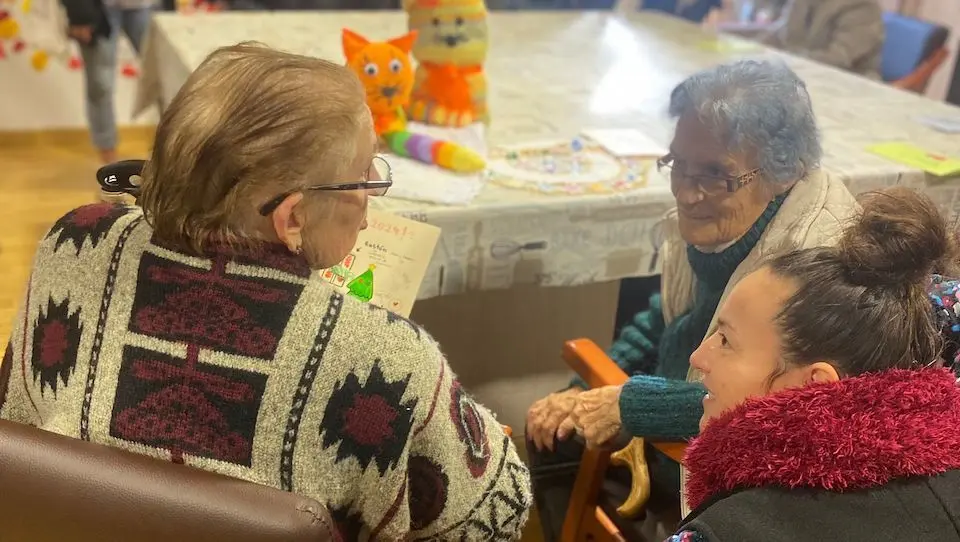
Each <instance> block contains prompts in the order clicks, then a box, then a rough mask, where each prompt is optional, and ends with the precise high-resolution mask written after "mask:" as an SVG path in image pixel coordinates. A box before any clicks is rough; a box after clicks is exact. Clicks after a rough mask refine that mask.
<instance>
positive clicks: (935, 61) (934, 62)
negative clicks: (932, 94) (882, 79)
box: [890, 47, 950, 92]
mask: <svg viewBox="0 0 960 542" xmlns="http://www.w3.org/2000/svg"><path fill="white" fill-rule="evenodd" d="M949 55H950V52H949V51H948V50H947V48H946V47H941V48H939V49H937V50H936V51H935V52H934V53H933V54H932V55H930V58H928V59H926V60H924V61H923V62H921V63H920V65H919V66H917V69H916V70H914V71H913V72H912V73H910V74H909V75H907V76H906V77H904V78H902V79H897V80H896V81H893V82H892V83H890V84H891V85H892V86H894V87H896V88H899V89H903V90H910V91H913V92H923V91H924V89H925V88H926V86H927V83H928V82H929V81H930V78H931V77H933V74H934V73H935V72H936V71H937V69H938V68H940V65H941V64H943V62H944V61H945V60H946V59H947V57H948V56H949Z"/></svg>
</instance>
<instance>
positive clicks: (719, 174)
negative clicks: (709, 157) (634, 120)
mask: <svg viewBox="0 0 960 542" xmlns="http://www.w3.org/2000/svg"><path fill="white" fill-rule="evenodd" d="M711 169H713V170H714V171H711ZM663 170H668V171H669V172H670V176H671V177H673V176H674V175H680V176H681V177H683V178H685V179H688V180H689V181H690V182H692V183H693V184H695V185H696V187H697V189H698V190H700V191H701V192H702V193H703V194H704V195H706V196H720V195H723V194H732V193H734V192H736V191H737V190H740V189H741V188H743V187H744V186H746V185H748V184H750V183H752V182H753V181H755V180H756V179H757V178H758V177H760V170H759V169H753V170H750V171H748V172H746V173H742V174H740V175H736V176H731V175H729V174H727V173H725V172H723V171H720V170H718V169H717V168H710V167H707V168H691V167H690V164H689V163H688V162H687V161H686V160H682V159H680V158H677V157H676V156H674V155H673V154H672V153H671V154H668V155H666V156H664V157H662V158H660V159H658V160H657V171H660V172H663Z"/></svg>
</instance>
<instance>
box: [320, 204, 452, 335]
mask: <svg viewBox="0 0 960 542" xmlns="http://www.w3.org/2000/svg"><path fill="white" fill-rule="evenodd" d="M439 238H440V228H438V227H436V226H431V225H429V224H424V223H422V222H415V221H413V220H409V219H407V218H403V217H400V216H397V215H393V214H390V213H387V212H385V211H378V210H376V209H368V210H367V229H365V230H363V231H361V232H360V236H359V237H358V238H357V244H356V246H355V247H354V248H353V250H352V251H351V252H350V254H349V255H347V257H346V258H344V259H343V261H342V262H340V263H339V264H338V265H335V266H333V267H331V268H329V269H324V270H323V271H321V276H322V277H323V279H324V280H326V281H327V282H329V283H330V284H333V285H334V286H336V287H337V288H339V289H340V290H341V291H342V292H343V293H344V294H345V295H349V296H353V297H355V298H357V299H359V300H361V301H366V302H368V303H372V304H374V305H377V306H378V307H383V308H385V309H387V310H390V311H393V312H395V313H397V314H399V315H401V316H404V317H407V316H410V311H412V310H413V303H414V302H415V301H416V299H417V292H418V291H419V290H420V283H421V282H423V276H424V274H426V272H427V265H429V263H430V259H431V258H432V257H433V249H434V247H436V245H437V240H438V239H439Z"/></svg>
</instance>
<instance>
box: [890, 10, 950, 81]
mask: <svg viewBox="0 0 960 542" xmlns="http://www.w3.org/2000/svg"><path fill="white" fill-rule="evenodd" d="M883 24H884V27H885V29H886V38H885V40H884V43H883V53H882V60H881V65H880V74H881V76H882V77H883V80H884V81H886V82H887V83H890V84H891V85H893V86H895V87H897V88H902V89H904V90H909V91H913V92H918V93H922V92H923V91H924V90H925V89H926V87H927V83H928V82H929V81H930V77H932V76H933V74H934V72H936V71H937V69H938V68H939V67H940V65H941V64H943V61H944V60H946V58H947V56H948V52H947V48H946V46H945V45H946V42H947V38H948V37H949V36H950V31H949V30H948V29H947V28H946V27H945V26H941V25H938V24H936V23H931V22H928V21H921V20H920V19H914V18H913V17H907V16H905V15H900V14H899V13H890V12H887V13H884V14H883Z"/></svg>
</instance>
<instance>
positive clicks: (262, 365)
mask: <svg viewBox="0 0 960 542" xmlns="http://www.w3.org/2000/svg"><path fill="white" fill-rule="evenodd" d="M151 236H152V231H151V228H150V227H149V226H148V225H147V224H146V223H145V221H144V220H143V215H142V212H141V211H140V210H139V209H136V208H133V207H123V206H114V205H109V204H98V205H90V206H86V207H81V208H78V209H76V210H74V211H72V212H70V213H69V214H67V215H66V216H64V217H63V218H61V219H60V220H59V221H58V222H57V223H56V224H55V225H54V227H53V229H52V230H51V231H50V233H49V234H47V236H46V237H45V238H44V239H43V240H42V242H41V243H40V248H39V250H38V253H37V257H36V261H35V267H34V270H33V275H32V276H31V279H30V283H29V287H28V289H27V292H26V295H25V300H24V302H23V305H22V307H21V310H20V313H19V315H18V318H17V321H16V322H15V323H14V331H13V336H12V337H11V339H10V343H9V345H8V346H7V349H6V353H5V356H4V361H3V363H2V365H0V417H2V418H3V419H8V420H14V421H18V422H22V423H28V424H32V425H35V426H37V427H40V428H43V429H46V430H48V431H52V432H54V433H59V434H62V435H69V436H72V437H75V438H79V439H83V440H87V441H91V442H96V443H100V444H105V445H109V446H115V447H117V448H124V449H126V450H130V451H133V452H137V453H141V454H144V455H148V456H152V457H157V458H162V459H166V460H169V461H173V462H175V463H183V464H186V465H190V466H193V467H197V468H200V469H204V470H209V471H214V472H218V473H221V474H225V475H228V476H233V477H236V478H242V479H245V480H249V481H252V482H256V483H260V484H264V485H268V486H273V487H276V488H279V489H283V490H286V491H293V492H296V493H299V494H302V495H305V496H308V497H311V498H314V499H317V500H319V501H320V502H321V503H324V504H326V505H327V506H328V507H329V508H330V511H331V513H332V514H333V516H334V517H335V519H336V520H337V522H338V525H339V528H340V530H341V534H342V536H343V538H344V539H345V540H368V539H370V540H401V539H403V540H471V541H472V540H492V539H496V540H504V539H507V540H509V539H513V538H518V537H519V534H520V530H521V527H522V526H523V524H524V522H525V521H526V518H527V511H528V508H529V507H530V504H531V498H530V489H529V484H530V481H529V475H528V472H527V469H526V467H525V466H524V465H523V463H522V462H521V461H520V460H519V459H518V457H517V453H516V450H515V448H514V446H513V444H512V443H511V441H510V439H509V438H508V437H507V436H506V435H505V434H504V432H503V430H502V428H501V426H500V425H499V424H498V423H497V421H496V419H495V418H494V416H493V415H492V414H491V413H490V412H489V411H487V410H486V409H485V408H483V407H482V406H480V405H478V404H477V403H475V402H474V401H473V400H472V399H471V398H470V397H469V396H468V395H467V394H466V393H465V392H464V391H463V389H462V388H461V387H460V385H459V383H458V382H457V379H456V377H455V375H454V374H453V372H452V371H451V370H450V366H449V365H448V364H447V362H446V360H445V359H444V357H443V354H441V352H440V350H439V348H438V345H437V343H436V342H434V341H433V339H431V337H430V336H429V335H427V333H426V332H425V331H424V330H423V329H421V328H419V327H418V326H417V325H415V324H413V323H412V322H410V321H408V320H406V319H404V318H402V317H400V316H398V315H396V314H393V313H391V312H388V311H386V310H383V309H380V308H377V307H374V306H372V305H367V304H364V303H361V302H359V301H357V300H354V299H352V298H349V297H346V298H345V297H344V296H342V295H340V294H339V293H337V292H336V291H334V290H333V289H332V288H331V287H330V286H328V285H327V284H326V283H325V282H323V281H320V280H314V279H312V278H311V273H310V270H309V269H308V267H307V266H306V263H305V261H304V260H303V259H301V258H297V257H293V256H292V255H290V254H289V253H288V252H287V251H286V250H285V249H283V248H281V247H264V248H261V249H258V250H256V251H247V252H246V253H243V254H240V255H236V254H234V255H233V256H231V255H229V254H228V253H227V251H225V250H211V251H210V253H209V254H208V255H207V257H205V258H199V257H194V256H188V255H186V254H182V253H178V252H175V251H171V250H168V249H165V248H163V247H161V246H158V245H157V244H155V243H153V242H152V241H151Z"/></svg>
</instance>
